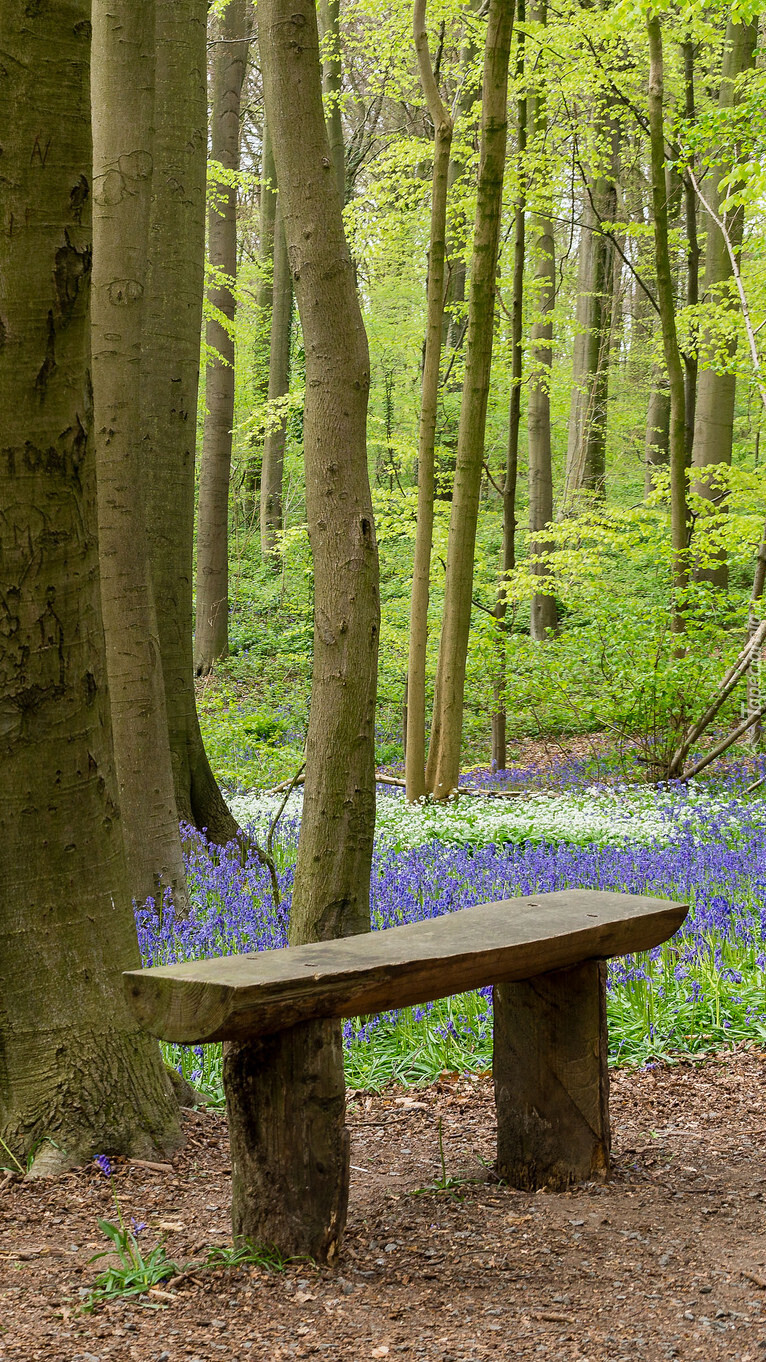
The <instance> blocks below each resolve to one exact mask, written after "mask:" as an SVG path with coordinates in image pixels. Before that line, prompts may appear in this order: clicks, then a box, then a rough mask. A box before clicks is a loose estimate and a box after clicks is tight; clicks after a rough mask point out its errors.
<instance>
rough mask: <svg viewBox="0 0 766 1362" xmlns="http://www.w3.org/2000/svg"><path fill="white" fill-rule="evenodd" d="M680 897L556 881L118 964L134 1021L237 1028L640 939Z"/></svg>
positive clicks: (259, 1027) (465, 984)
mask: <svg viewBox="0 0 766 1362" xmlns="http://www.w3.org/2000/svg"><path fill="white" fill-rule="evenodd" d="M687 911H688V906H687V905H685V904H681V903H673V902H669V901H668V900H667V899H655V898H642V897H639V896H638V895H634V894H612V893H600V892H596V891H594V890H589V889H566V890H563V891H561V892H559V893H554V894H530V895H529V896H527V897H524V898H514V899H506V900H504V901H503V902H500V903H482V904H478V905H477V906H476V907H474V908H463V909H460V910H459V911H457V912H454V913H445V914H444V915H443V916H442V917H435V918H428V919H427V920H425V921H422V922H414V923H409V924H408V925H407V926H403V927H389V928H387V929H386V930H384V931H378V932H371V933H369V934H367V933H365V934H364V935H362V936H352V937H344V938H343V939H342V940H339V941H322V942H318V943H317V944H314V945H307V946H289V947H285V948H284V949H282V950H269V951H260V952H255V953H254V954H251V955H231V956H226V957H223V958H218V959H213V960H189V961H186V962H184V963H182V964H178V965H159V966H154V967H152V968H150V969H142V970H130V971H128V972H126V973H125V975H124V976H123V977H124V980H125V987H126V990H127V994H128V998H129V1000H130V1003H131V1005H132V1007H133V1010H134V1012H135V1014H136V1016H137V1017H138V1020H139V1021H140V1023H141V1025H142V1026H143V1027H144V1028H145V1029H146V1030H148V1031H151V1032H152V1033H153V1034H154V1035H156V1036H160V1037H161V1038H162V1039H163V1040H169V1041H179V1042H182V1043H186V1044H191V1043H200V1042H204V1041H213V1040H247V1039H252V1038H254V1037H255V1036H261V1035H269V1034H272V1033H274V1032H277V1031H283V1030H285V1029H286V1028H287V1027H289V1026H294V1025H295V1024H296V1023H298V1022H302V1021H309V1020H311V1019H312V1018H315V1017H353V1016H359V1015H364V1014H367V1013H373V1012H380V1011H384V1010H386V1009H388V1008H392V1007H406V1006H408V1005H410V1004H412V1003H423V1002H429V1001H431V1000H432V999H434V998H444V997H447V996H449V995H450V994H452V993H462V992H464V991H465V990H467V989H472V988H479V987H482V986H484V985H486V984H502V983H511V982H514V981H517V980H521V979H530V978H534V977H535V976H536V975H538V974H547V973H549V972H550V971H551V970H557V969H562V968H565V967H566V966H568V965H575V964H578V963H579V962H580V961H583V960H590V959H604V958H606V957H607V956H611V955H626V954H629V953H631V952H632V951H641V950H650V949H651V948H652V947H653V946H657V945H659V944H660V942H662V941H665V940H667V938H668V937H670V936H672V935H673V933H674V932H675V931H676V930H677V928H678V927H680V925H681V923H682V922H683V920H684V918H685V917H686V914H687Z"/></svg>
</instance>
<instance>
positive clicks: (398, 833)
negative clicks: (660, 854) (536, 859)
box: [376, 790, 673, 851]
mask: <svg viewBox="0 0 766 1362" xmlns="http://www.w3.org/2000/svg"><path fill="white" fill-rule="evenodd" d="M652 793H654V792H652ZM376 836H377V838H378V839H379V841H380V842H382V843H386V844H387V845H389V846H391V847H395V848H396V849H397V850H400V851H404V850H409V849H413V848H415V847H419V846H423V845H424V844H425V843H426V842H432V841H435V842H443V843H452V844H455V843H472V844H474V845H476V844H479V845H487V844H488V843H490V842H530V841H534V842H573V843H580V844H589V843H594V842H597V843H599V844H600V845H609V844H612V845H621V844H623V843H625V842H628V841H631V842H636V841H638V842H645V843H655V844H656V843H665V842H668V841H670V840H671V839H672V837H673V827H672V824H670V823H669V822H668V820H667V814H666V812H665V810H664V809H663V807H662V804H661V802H660V801H659V800H658V798H657V796H656V794H655V795H654V798H653V799H652V798H648V797H647V791H645V790H641V791H640V792H635V793H634V792H633V791H630V792H629V791H626V790H622V791H604V790H592V791H585V792H582V793H579V792H578V793H563V794H551V795H548V794H533V795H529V796H528V797H526V798H519V799H518V800H509V799H489V798H486V797H476V796H472V795H461V796H459V797H458V798H457V799H454V800H450V802H449V803H447V804H421V805H414V806H413V805H408V804H405V803H404V801H403V800H398V799H385V798H384V799H379V800H378V816H377V825H376Z"/></svg>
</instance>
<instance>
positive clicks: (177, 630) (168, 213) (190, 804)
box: [140, 0, 238, 842]
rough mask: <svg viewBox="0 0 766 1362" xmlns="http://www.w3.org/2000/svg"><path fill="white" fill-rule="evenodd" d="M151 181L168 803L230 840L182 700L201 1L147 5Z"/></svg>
mask: <svg viewBox="0 0 766 1362" xmlns="http://www.w3.org/2000/svg"><path fill="white" fill-rule="evenodd" d="M156 14H157V17H156V30H155V41H156V50H157V52H158V53H159V54H161V59H160V60H158V62H157V74H156V89H155V141H154V173H153V180H152V214H151V219H150V224H149V270H148V275H149V278H148V292H147V306H146V331H145V342H144V350H143V355H142V363H141V392H140V397H141V408H142V415H143V420H144V423H145V435H144V440H145V449H146V460H145V467H146V469H147V474H146V476H147V501H148V505H147V517H148V528H149V542H150V553H151V562H152V577H153V582H154V599H155V605H156V609H157V622H158V625H159V635H160V652H161V655H162V672H163V677H164V681H165V701H166V705H167V712H168V730H169V735H170V752H171V758H172V761H173V777H174V782H175V790H176V805H177V807H178V812H179V814H180V816H181V818H184V819H187V820H188V821H189V822H191V823H194V824H195V825H196V827H198V828H207V831H208V835H209V836H210V837H212V838H213V839H214V840H215V841H219V842H225V841H228V840H229V839H230V838H232V837H234V836H236V834H237V831H238V829H237V824H236V822H235V820H234V819H233V818H232V816H231V814H230V813H229V810H228V809H227V807H226V805H225V803H224V800H223V796H222V795H221V792H220V790H219V789H218V786H217V785H216V782H215V778H214V776H213V773H212V771H211V770H210V765H209V762H208V759H207V756H206V753H205V749H204V746H203V743H202V737H201V734H200V730H199V720H198V718H197V710H196V705H195V701H194V660H193V654H192V618H193V615H192V570H193V562H192V560H193V534H194V452H195V443H196V427H197V419H196V417H197V385H198V380H199V338H200V328H201V324H202V295H203V286H204V249H205V154H206V149H207V95H206V64H207V53H206V22H207V5H206V3H205V0H156Z"/></svg>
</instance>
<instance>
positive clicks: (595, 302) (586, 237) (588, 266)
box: [564, 118, 619, 504]
mask: <svg viewBox="0 0 766 1362" xmlns="http://www.w3.org/2000/svg"><path fill="white" fill-rule="evenodd" d="M600 121H601V125H602V126H601V127H600V129H599V131H600V134H601V137H602V138H606V139H608V140H609V143H610V148H609V157H608V159H609V173H608V174H601V175H597V176H596V177H595V178H594V179H593V180H592V182H591V183H590V184H588V185H587V186H586V187H585V193H584V199H583V214H582V221H583V227H582V233H581V236H580V249H579V261H578V281H577V316H576V333H575V344H574V356H573V363H572V399H571V405H570V412H569V433H568V444H567V465H566V484H565V490H564V502H565V504H566V502H567V501H568V500H569V498H570V497H571V496H573V495H574V494H576V493H577V492H579V491H580V490H581V489H582V490H585V491H588V492H595V493H597V494H598V495H599V496H603V495H604V491H605V482H606V415H607V413H606V405H607V397H608V391H609V360H610V357H611V356H610V339H611V329H612V311H613V305H614V284H615V269H614V257H615V254H616V252H615V249H614V244H613V242H612V239H611V237H610V236H609V235H608V231H609V228H610V225H611V224H613V223H614V221H615V219H616V216H617V160H618V145H619V144H618V132H617V128H616V126H615V125H614V123H613V122H609V121H607V120H606V119H603V118H602V119H601V120H600Z"/></svg>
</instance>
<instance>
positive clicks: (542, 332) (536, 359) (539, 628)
mask: <svg viewBox="0 0 766 1362" xmlns="http://www.w3.org/2000/svg"><path fill="white" fill-rule="evenodd" d="M530 18H531V19H533V20H534V21H535V22H537V23H539V24H545V23H546V20H547V0H540V3H539V4H536V5H533V6H532V8H531V10H530ZM527 109H528V119H529V140H530V142H531V141H534V142H535V143H536V144H538V146H539V144H540V143H541V142H542V139H543V138H544V136H545V131H546V127H547V119H546V113H545V93H544V91H543V90H542V89H540V88H537V89H535V90H534V91H533V92H532V93H531V94H530V95H529V96H528V100H527ZM535 198H536V206H535V211H534V213H533V214H532V215H531V220H530V236H531V238H532V243H531V244H532V259H533V260H534V265H535V269H534V280H533V283H532V288H531V293H532V297H533V301H534V320H533V322H532V328H531V333H530V346H529V350H530V354H529V365H530V375H529V395H528V399H527V438H528V445H529V531H530V541H529V551H530V555H531V557H532V572H533V574H534V576H536V577H542V578H543V579H544V578H545V577H546V576H547V573H548V568H547V565H546V563H545V555H546V554H547V553H548V551H549V549H550V543H549V541H548V539H546V537H545V535H544V534H543V533H541V532H542V531H544V530H545V527H546V525H550V523H551V521H552V520H553V467H552V454H551V399H550V382H551V372H552V368H553V306H554V301H555V296H556V260H555V250H556V246H555V236H554V230H553V222H552V220H551V216H550V214H551V200H550V187H549V186H545V187H544V188H542V189H540V188H539V187H538V189H537V191H536V195H535ZM557 623H558V616H557V611H556V599H555V597H554V596H552V595H550V593H549V592H546V591H545V590H540V591H536V592H535V593H534V595H533V596H532V601H531V604H530V622H529V632H530V636H531V637H532V638H533V639H534V640H535V641H536V642H538V643H544V642H545V640H546V638H548V636H549V635H550V634H551V633H552V632H553V631H554V630H555V628H556V625H557Z"/></svg>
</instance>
